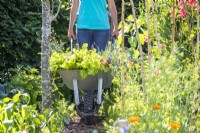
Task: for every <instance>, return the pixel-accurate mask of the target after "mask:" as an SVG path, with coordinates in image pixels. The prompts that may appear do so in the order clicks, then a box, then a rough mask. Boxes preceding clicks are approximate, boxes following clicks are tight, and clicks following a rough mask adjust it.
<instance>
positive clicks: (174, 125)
mask: <svg viewBox="0 0 200 133" xmlns="http://www.w3.org/2000/svg"><path fill="white" fill-rule="evenodd" d="M169 126H170V127H171V129H172V130H179V129H180V127H181V125H180V124H179V123H177V122H170V123H169Z"/></svg>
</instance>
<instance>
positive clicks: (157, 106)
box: [152, 104, 161, 110]
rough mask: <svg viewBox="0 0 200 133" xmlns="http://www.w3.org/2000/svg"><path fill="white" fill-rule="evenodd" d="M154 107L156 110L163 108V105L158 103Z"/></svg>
mask: <svg viewBox="0 0 200 133" xmlns="http://www.w3.org/2000/svg"><path fill="white" fill-rule="evenodd" d="M152 108H153V109H155V110H159V109H160V108H161V106H160V105H158V104H156V105H153V106H152Z"/></svg>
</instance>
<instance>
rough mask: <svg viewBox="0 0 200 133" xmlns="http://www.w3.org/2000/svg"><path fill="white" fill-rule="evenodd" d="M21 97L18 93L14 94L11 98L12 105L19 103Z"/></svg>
mask: <svg viewBox="0 0 200 133" xmlns="http://www.w3.org/2000/svg"><path fill="white" fill-rule="evenodd" d="M20 96H21V94H20V93H18V94H16V95H15V96H14V97H13V101H14V103H16V102H18V101H19V97H20Z"/></svg>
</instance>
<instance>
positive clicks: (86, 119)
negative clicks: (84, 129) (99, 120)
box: [83, 116, 94, 125]
mask: <svg viewBox="0 0 200 133" xmlns="http://www.w3.org/2000/svg"><path fill="white" fill-rule="evenodd" d="M83 123H84V124H86V125H92V124H94V117H93V116H86V117H84V120H83Z"/></svg>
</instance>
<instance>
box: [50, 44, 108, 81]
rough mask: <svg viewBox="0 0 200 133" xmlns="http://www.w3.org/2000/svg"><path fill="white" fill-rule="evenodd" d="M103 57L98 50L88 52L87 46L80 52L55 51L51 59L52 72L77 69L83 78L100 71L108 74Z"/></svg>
mask: <svg viewBox="0 0 200 133" xmlns="http://www.w3.org/2000/svg"><path fill="white" fill-rule="evenodd" d="M102 59H103V57H102V56H101V55H99V54H98V53H96V50H95V49H94V50H88V49H87V44H84V45H83V47H82V48H81V49H80V50H76V49H74V50H73V55H70V51H66V53H65V52H63V51H60V52H56V51H54V52H53V53H52V55H51V58H50V66H51V71H52V72H57V70H58V69H77V70H80V74H81V76H82V78H86V77H87V76H88V75H95V74H97V73H98V71H104V72H108V71H109V68H108V67H106V66H104V65H102V64H101V62H100V61H101V60H102Z"/></svg>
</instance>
